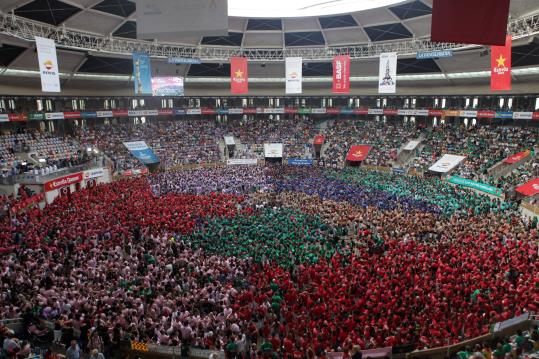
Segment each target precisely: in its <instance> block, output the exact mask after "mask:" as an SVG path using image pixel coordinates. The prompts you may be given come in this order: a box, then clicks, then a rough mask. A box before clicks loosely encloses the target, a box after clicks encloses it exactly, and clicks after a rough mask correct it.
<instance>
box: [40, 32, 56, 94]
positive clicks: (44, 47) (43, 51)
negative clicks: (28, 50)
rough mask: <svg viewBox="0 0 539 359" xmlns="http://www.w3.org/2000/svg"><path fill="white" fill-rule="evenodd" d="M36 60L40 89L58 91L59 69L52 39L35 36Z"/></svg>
mask: <svg viewBox="0 0 539 359" xmlns="http://www.w3.org/2000/svg"><path fill="white" fill-rule="evenodd" d="M35 40H36V49H37V60H38V61H39V76H40V78H41V91H43V92H60V91H61V90H60V70H59V68H58V59H57V58H56V45H55V44H54V40H51V39H45V38H43V37H37V36H36V37H35Z"/></svg>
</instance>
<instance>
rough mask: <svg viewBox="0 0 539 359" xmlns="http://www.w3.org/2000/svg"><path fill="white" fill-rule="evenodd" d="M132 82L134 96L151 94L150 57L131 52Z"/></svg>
mask: <svg viewBox="0 0 539 359" xmlns="http://www.w3.org/2000/svg"><path fill="white" fill-rule="evenodd" d="M133 82H134V84H135V95H151V94H152V69H151V65H150V55H148V54H146V53H142V52H133Z"/></svg>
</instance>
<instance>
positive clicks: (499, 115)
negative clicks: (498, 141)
mask: <svg viewBox="0 0 539 359" xmlns="http://www.w3.org/2000/svg"><path fill="white" fill-rule="evenodd" d="M496 118H508V119H513V112H512V111H496Z"/></svg>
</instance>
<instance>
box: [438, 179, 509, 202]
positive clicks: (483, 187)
mask: <svg viewBox="0 0 539 359" xmlns="http://www.w3.org/2000/svg"><path fill="white" fill-rule="evenodd" d="M447 182H449V183H453V184H456V185H458V186H464V187H469V188H473V189H476V190H478V191H481V192H485V193H488V194H491V195H494V196H498V197H501V196H502V190H501V189H499V188H496V187H494V186H491V185H488V184H485V183H481V182H476V181H472V180H469V179H467V178H462V177H459V176H451V177H449V178H448V180H447Z"/></svg>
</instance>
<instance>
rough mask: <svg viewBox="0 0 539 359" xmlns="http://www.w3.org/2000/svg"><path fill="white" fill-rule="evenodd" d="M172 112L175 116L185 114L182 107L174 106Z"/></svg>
mask: <svg viewBox="0 0 539 359" xmlns="http://www.w3.org/2000/svg"><path fill="white" fill-rule="evenodd" d="M174 114H175V115H176V116H183V115H185V110H184V109H183V108H175V109H174Z"/></svg>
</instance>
